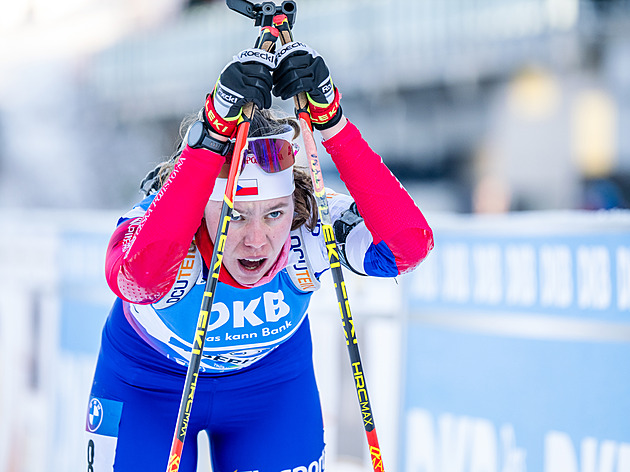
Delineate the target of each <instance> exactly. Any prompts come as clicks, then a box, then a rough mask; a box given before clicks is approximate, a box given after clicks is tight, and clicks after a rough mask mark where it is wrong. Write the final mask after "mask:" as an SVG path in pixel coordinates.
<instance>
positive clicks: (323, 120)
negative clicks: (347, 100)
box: [308, 87, 343, 131]
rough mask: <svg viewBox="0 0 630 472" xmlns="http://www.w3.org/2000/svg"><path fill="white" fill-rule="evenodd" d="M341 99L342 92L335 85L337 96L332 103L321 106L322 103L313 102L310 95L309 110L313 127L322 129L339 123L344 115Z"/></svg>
mask: <svg viewBox="0 0 630 472" xmlns="http://www.w3.org/2000/svg"><path fill="white" fill-rule="evenodd" d="M339 100H341V94H340V93H339V89H337V87H335V98H334V99H333V101H332V103H330V104H327V105H324V106H320V104H317V103H315V102H313V101H312V100H311V98H310V97H309V104H308V111H309V113H310V115H311V122H312V123H313V128H315V129H317V130H320V131H321V130H323V129H328V128H331V127H333V126H335V125H336V124H337V123H339V120H341V116H342V115H343V113H342V111H341V105H340V104H339Z"/></svg>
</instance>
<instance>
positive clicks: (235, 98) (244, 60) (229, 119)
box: [205, 49, 275, 137]
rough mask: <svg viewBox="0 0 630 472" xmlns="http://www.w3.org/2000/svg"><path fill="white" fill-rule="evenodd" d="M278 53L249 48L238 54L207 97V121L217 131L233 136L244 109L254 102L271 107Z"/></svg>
mask: <svg viewBox="0 0 630 472" xmlns="http://www.w3.org/2000/svg"><path fill="white" fill-rule="evenodd" d="M274 62H275V55H274V54H272V53H269V52H266V51H263V50H260V49H245V50H244V51H241V52H240V53H239V54H238V55H236V56H234V59H233V60H232V62H230V63H229V64H228V65H226V66H225V68H224V69H223V70H222V71H221V74H220V75H219V79H218V80H217V83H216V85H215V86H214V90H213V91H212V93H210V94H208V96H207V97H206V113H205V116H206V122H207V124H208V126H209V127H210V128H211V129H212V130H213V131H215V132H217V133H219V134H221V135H223V136H228V137H232V136H234V134H235V132H236V125H237V124H238V123H239V122H240V121H241V108H242V107H243V105H245V104H246V103H248V102H254V104H255V105H256V106H257V107H258V108H269V107H270V106H271V87H272V85H273V79H272V77H271V71H272V70H273V67H274Z"/></svg>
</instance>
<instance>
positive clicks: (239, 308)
mask: <svg viewBox="0 0 630 472" xmlns="http://www.w3.org/2000/svg"><path fill="white" fill-rule="evenodd" d="M230 311H231V312H232V316H230ZM289 311H290V309H289V305H288V304H287V303H286V302H285V301H284V294H283V293H282V290H278V291H277V292H265V293H263V294H262V297H258V298H254V299H253V300H249V301H242V300H234V301H233V302H232V310H230V309H229V308H228V306H227V305H226V304H225V303H223V302H214V304H213V305H212V312H211V315H210V324H209V325H208V331H214V330H216V329H218V328H221V327H222V326H224V325H225V324H226V323H228V322H229V321H230V319H231V321H232V325H231V326H227V327H226V328H234V329H238V328H248V327H255V326H260V325H261V324H263V323H276V322H278V321H280V320H281V319H282V318H284V317H285V316H287V315H288V314H289Z"/></svg>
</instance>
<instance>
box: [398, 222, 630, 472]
mask: <svg viewBox="0 0 630 472" xmlns="http://www.w3.org/2000/svg"><path fill="white" fill-rule="evenodd" d="M433 228H434V231H435V241H436V247H435V250H434V252H433V253H432V254H431V255H430V256H429V258H427V260H426V261H425V262H424V263H423V265H422V266H421V267H420V268H419V269H418V270H417V271H416V272H415V273H413V274H412V275H411V276H410V277H407V278H405V285H404V290H405V297H406V301H407V303H408V310H409V311H408V313H409V317H408V322H407V327H406V329H405V333H406V351H405V353H404V359H405V360H406V368H405V375H404V377H405V379H406V380H405V385H404V388H403V399H402V404H403V409H402V410H403V411H402V419H401V437H402V438H403V440H402V441H401V461H400V463H401V464H403V468H402V470H405V471H407V472H447V471H448V472H459V471H461V472H464V471H466V472H468V471H474V472H482V471H483V472H524V471H536V472H537V471H544V472H630V375H629V372H630V371H629V366H630V215H629V214H627V213H624V212H619V213H613V214H611V213H609V214H582V213H577V214H571V213H568V214H567V213H563V214H557V215H554V214H544V215H540V214H526V215H520V216H515V215H511V216H503V217H496V218H488V219H485V218H471V217H461V218H456V217H453V218H449V220H447V221H440V220H437V224H434V225H433Z"/></svg>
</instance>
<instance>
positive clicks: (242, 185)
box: [236, 179, 258, 197]
mask: <svg viewBox="0 0 630 472" xmlns="http://www.w3.org/2000/svg"><path fill="white" fill-rule="evenodd" d="M250 195H258V180H257V179H239V180H238V183H237V184H236V196H237V197H244V196H250Z"/></svg>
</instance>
